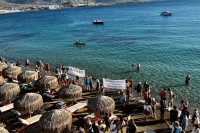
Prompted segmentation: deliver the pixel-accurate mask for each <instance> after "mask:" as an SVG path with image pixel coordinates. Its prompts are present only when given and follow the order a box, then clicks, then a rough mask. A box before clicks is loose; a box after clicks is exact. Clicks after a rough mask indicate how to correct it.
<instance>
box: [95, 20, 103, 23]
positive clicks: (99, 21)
mask: <svg viewBox="0 0 200 133" xmlns="http://www.w3.org/2000/svg"><path fill="white" fill-rule="evenodd" d="M93 24H104V21H103V20H94V21H93Z"/></svg>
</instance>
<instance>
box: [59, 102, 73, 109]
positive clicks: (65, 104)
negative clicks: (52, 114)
mask: <svg viewBox="0 0 200 133" xmlns="http://www.w3.org/2000/svg"><path fill="white" fill-rule="evenodd" d="M72 104H73V103H72V102H69V103H67V102H59V103H57V104H56V107H57V108H59V109H65V108H69V107H70V106H72Z"/></svg>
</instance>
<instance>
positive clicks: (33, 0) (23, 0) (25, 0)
mask: <svg viewBox="0 0 200 133" xmlns="http://www.w3.org/2000/svg"><path fill="white" fill-rule="evenodd" d="M72 1H80V2H81V1H89V2H99V3H113V2H122V3H123V2H139V1H148V0H0V4H1V3H4V4H5V3H8V4H34V5H35V4H36V5H38V4H63V3H66V2H72Z"/></svg>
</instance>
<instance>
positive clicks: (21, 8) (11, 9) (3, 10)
mask: <svg viewBox="0 0 200 133" xmlns="http://www.w3.org/2000/svg"><path fill="white" fill-rule="evenodd" d="M152 1H153V0H139V1H132V2H130V1H127V2H113V3H93V2H87V3H86V2H81V3H80V2H67V3H64V4H61V5H20V4H19V5H18V4H16V5H8V6H4V7H0V14H7V13H18V12H31V11H40V10H56V9H65V8H76V7H92V6H106V5H116V4H126V3H143V2H152Z"/></svg>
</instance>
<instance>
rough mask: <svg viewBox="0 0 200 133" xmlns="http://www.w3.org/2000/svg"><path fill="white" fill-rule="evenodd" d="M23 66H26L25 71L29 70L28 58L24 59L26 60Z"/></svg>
mask: <svg viewBox="0 0 200 133" xmlns="http://www.w3.org/2000/svg"><path fill="white" fill-rule="evenodd" d="M25 66H26V68H27V70H29V68H30V61H29V59H28V58H26V60H25Z"/></svg>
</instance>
